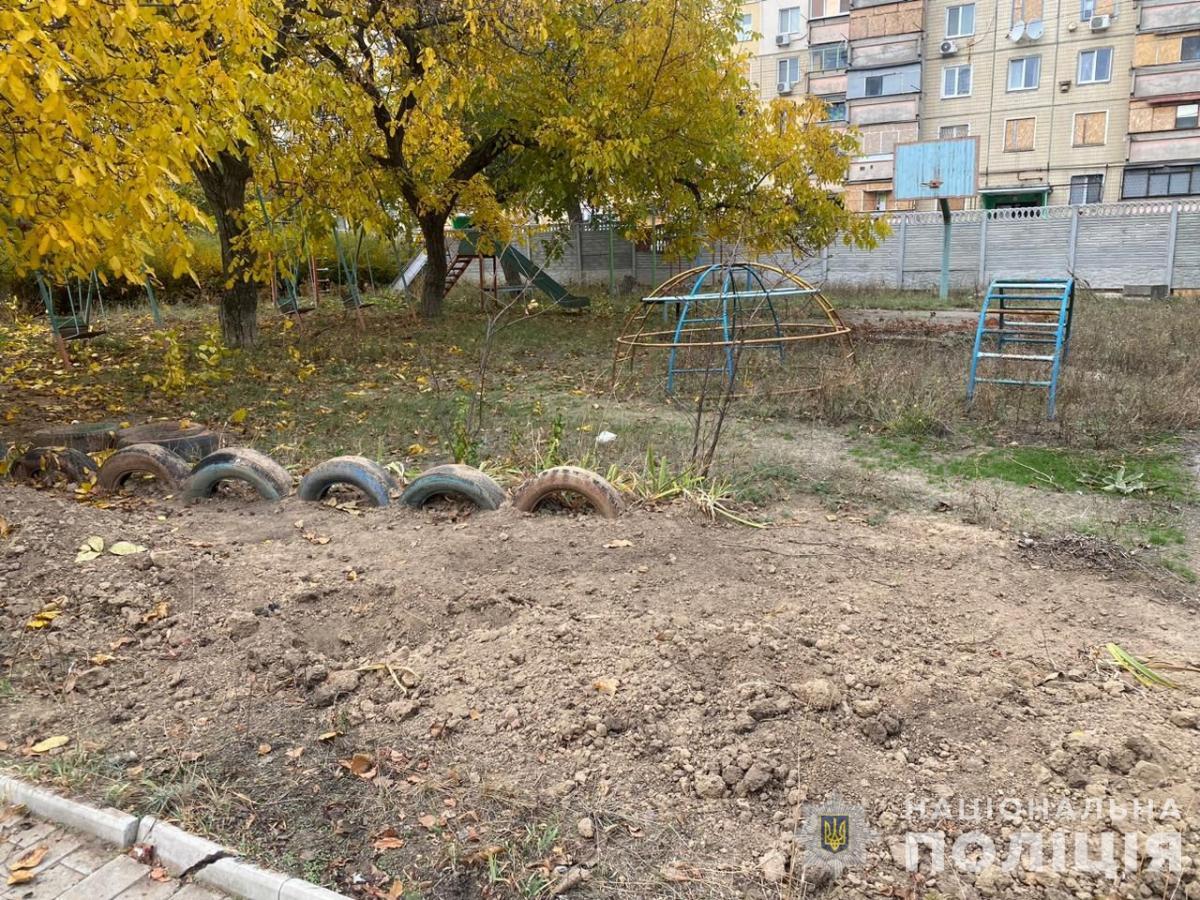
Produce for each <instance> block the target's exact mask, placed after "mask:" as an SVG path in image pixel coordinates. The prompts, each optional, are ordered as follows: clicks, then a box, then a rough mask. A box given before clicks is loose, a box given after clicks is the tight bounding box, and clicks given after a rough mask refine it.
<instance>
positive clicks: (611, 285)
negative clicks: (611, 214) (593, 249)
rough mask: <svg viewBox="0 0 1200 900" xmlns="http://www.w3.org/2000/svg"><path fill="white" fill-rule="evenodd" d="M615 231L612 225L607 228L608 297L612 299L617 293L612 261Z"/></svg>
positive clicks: (614, 261) (614, 264)
mask: <svg viewBox="0 0 1200 900" xmlns="http://www.w3.org/2000/svg"><path fill="white" fill-rule="evenodd" d="M615 231H616V229H615V228H613V226H612V225H609V226H608V296H610V297H612V296H614V295H615V294H616V293H617V269H616V265H617V261H616V260H615V259H613V251H614V247H613V232H615Z"/></svg>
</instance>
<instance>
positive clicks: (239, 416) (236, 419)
mask: <svg viewBox="0 0 1200 900" xmlns="http://www.w3.org/2000/svg"><path fill="white" fill-rule="evenodd" d="M248 415H250V411H249V410H248V409H246V407H244V406H241V407H238V408H237V409H235V410H234V411H233V412H232V413H230V415H229V421H230V423H231V424H233V425H241V424H242V423H243V422H245V421H246V416H248Z"/></svg>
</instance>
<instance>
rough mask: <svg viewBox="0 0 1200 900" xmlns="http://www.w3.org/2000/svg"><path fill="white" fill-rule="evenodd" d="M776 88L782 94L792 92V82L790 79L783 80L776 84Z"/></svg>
mask: <svg viewBox="0 0 1200 900" xmlns="http://www.w3.org/2000/svg"><path fill="white" fill-rule="evenodd" d="M775 90H776V91H778V92H779V93H781V94H790V93H791V92H792V83H791V82H790V81H781V82H779V84H777V85H775Z"/></svg>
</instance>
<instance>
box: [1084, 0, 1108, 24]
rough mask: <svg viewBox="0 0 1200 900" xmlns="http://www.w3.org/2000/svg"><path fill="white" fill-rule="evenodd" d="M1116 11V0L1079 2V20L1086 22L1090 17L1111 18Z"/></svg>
mask: <svg viewBox="0 0 1200 900" xmlns="http://www.w3.org/2000/svg"><path fill="white" fill-rule="evenodd" d="M1116 11H1117V0H1079V18H1080V20H1081V21H1083V22H1086V21H1088V20H1089V19H1090V18H1092V16H1111V15H1113V14H1114V13H1115V12H1116Z"/></svg>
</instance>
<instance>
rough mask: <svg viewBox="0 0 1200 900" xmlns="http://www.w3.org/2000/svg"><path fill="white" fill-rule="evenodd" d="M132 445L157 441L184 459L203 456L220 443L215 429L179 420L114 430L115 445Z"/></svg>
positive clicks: (159, 444)
mask: <svg viewBox="0 0 1200 900" xmlns="http://www.w3.org/2000/svg"><path fill="white" fill-rule="evenodd" d="M134 444H158V446H160V447H165V448H166V449H168V450H170V451H171V452H172V453H174V454H176V455H177V456H182V457H183V458H184V459H186V460H191V461H194V460H197V459H203V458H204V457H205V456H208V454H210V453H212V452H213V451H215V450H216V449H217V448H218V447H219V446H220V445H221V439H220V438H219V437H218V436H217V434H216V433H215V432H212V431H209V430H208V429H207V428H205V427H204V426H203V425H180V424H179V423H178V422H150V423H148V424H146V425H134V426H132V427H131V428H122V429H121V430H120V431H118V432H117V447H118V448H123V447H131V446H133V445H134Z"/></svg>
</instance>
